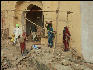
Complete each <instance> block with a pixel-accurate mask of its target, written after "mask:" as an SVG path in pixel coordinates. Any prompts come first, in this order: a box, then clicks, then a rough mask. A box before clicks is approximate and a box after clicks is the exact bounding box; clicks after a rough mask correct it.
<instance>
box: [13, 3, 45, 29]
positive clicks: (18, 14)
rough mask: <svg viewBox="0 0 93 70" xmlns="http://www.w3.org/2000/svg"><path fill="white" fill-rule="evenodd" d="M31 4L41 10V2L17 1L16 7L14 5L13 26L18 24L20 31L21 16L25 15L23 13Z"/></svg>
mask: <svg viewBox="0 0 93 70" xmlns="http://www.w3.org/2000/svg"><path fill="white" fill-rule="evenodd" d="M31 4H32V5H36V6H37V7H39V8H41V9H43V4H42V1H17V2H16V5H15V19H14V21H15V23H14V25H15V24H16V23H18V24H20V27H21V29H22V28H23V27H22V16H23V15H24V16H25V14H23V13H25V11H26V10H27V7H28V6H29V5H31ZM24 22H25V21H24Z"/></svg>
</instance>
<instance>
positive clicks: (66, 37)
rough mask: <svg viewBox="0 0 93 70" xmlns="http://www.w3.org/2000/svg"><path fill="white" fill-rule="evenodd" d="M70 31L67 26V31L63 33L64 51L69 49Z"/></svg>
mask: <svg viewBox="0 0 93 70" xmlns="http://www.w3.org/2000/svg"><path fill="white" fill-rule="evenodd" d="M70 36H71V35H70V32H69V30H68V28H67V27H66V28H65V31H64V33H63V43H64V46H65V48H64V51H68V50H69V41H70Z"/></svg>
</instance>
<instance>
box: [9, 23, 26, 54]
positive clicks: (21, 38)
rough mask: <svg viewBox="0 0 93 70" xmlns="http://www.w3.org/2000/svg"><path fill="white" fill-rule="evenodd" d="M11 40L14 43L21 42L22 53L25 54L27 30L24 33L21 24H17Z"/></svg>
mask: <svg viewBox="0 0 93 70" xmlns="http://www.w3.org/2000/svg"><path fill="white" fill-rule="evenodd" d="M11 41H12V42H13V45H16V44H17V43H20V48H21V54H22V55H24V51H25V50H26V44H25V41H26V32H23V33H22V31H21V29H20V28H19V24H16V28H15V29H14V32H13V35H12V39H11Z"/></svg>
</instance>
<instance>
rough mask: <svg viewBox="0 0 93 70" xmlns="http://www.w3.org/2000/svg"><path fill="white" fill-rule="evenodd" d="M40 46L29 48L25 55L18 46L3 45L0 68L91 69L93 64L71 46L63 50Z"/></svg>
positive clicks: (7, 69)
mask: <svg viewBox="0 0 93 70" xmlns="http://www.w3.org/2000/svg"><path fill="white" fill-rule="evenodd" d="M2 46H3V45H2ZM40 47H41V48H40V49H31V50H29V52H28V54H27V55H25V56H22V55H21V54H20V50H19V48H18V46H12V45H8V47H3V48H2V50H1V55H2V60H1V70H93V64H90V63H85V62H84V60H83V59H82V58H81V57H80V56H77V53H76V51H75V50H73V49H72V48H71V49H70V51H67V52H64V51H63V48H62V47H56V48H49V47H47V46H44V45H41V46H40ZM18 51H19V52H18Z"/></svg>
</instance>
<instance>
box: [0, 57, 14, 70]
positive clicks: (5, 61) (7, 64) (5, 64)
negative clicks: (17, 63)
mask: <svg viewBox="0 0 93 70" xmlns="http://www.w3.org/2000/svg"><path fill="white" fill-rule="evenodd" d="M11 67H12V64H11V61H10V60H9V59H7V57H3V58H2V59H1V69H2V70H5V69H8V68H11Z"/></svg>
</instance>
